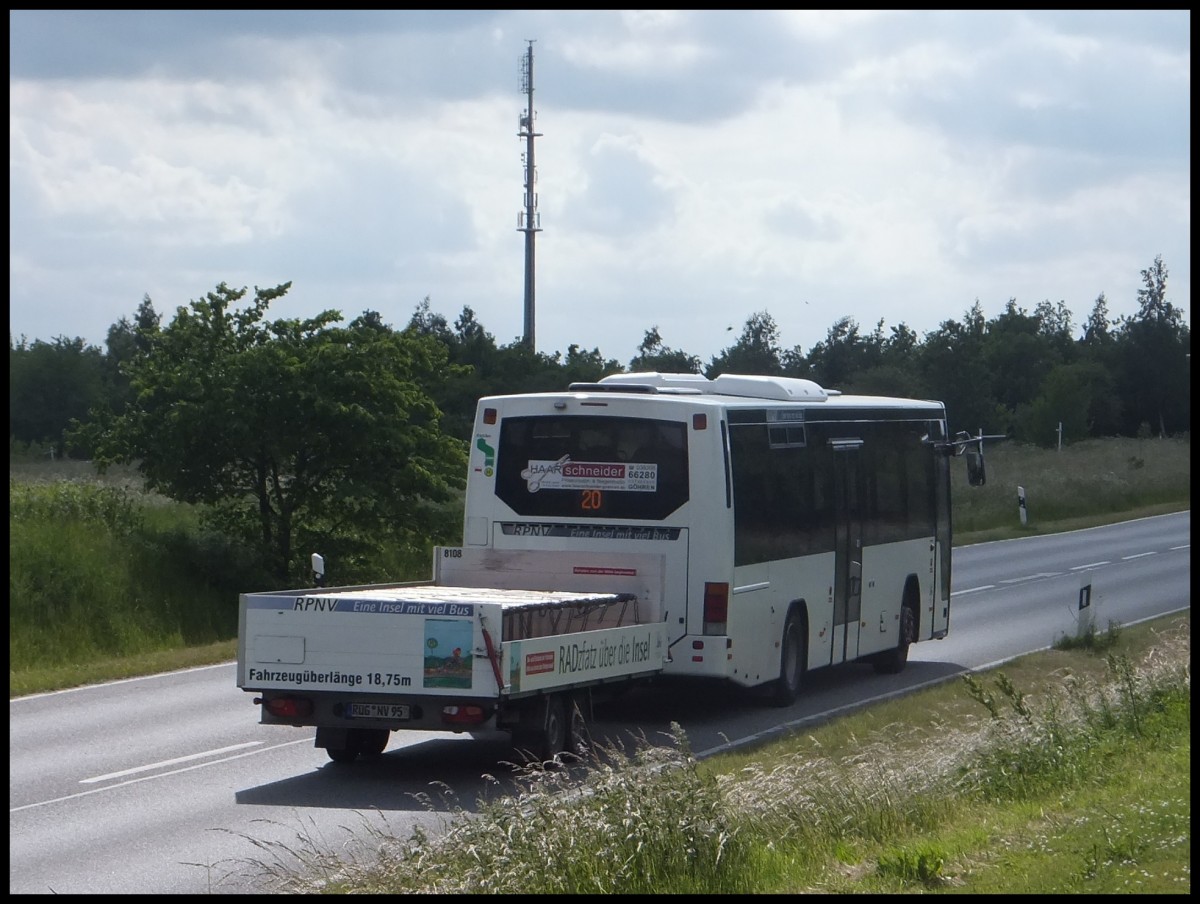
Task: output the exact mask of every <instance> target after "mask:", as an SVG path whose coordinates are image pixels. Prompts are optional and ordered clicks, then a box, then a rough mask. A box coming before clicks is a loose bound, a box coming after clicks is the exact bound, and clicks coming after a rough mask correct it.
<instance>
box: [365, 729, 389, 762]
mask: <svg viewBox="0 0 1200 904" xmlns="http://www.w3.org/2000/svg"><path fill="white" fill-rule="evenodd" d="M357 731H358V739H357V743H358V755H359V756H361V757H363V758H364V759H374V758H375V757H377V756H379V755H380V754H381V753H383V751H384V750H385V749H386V748H387V745H388V740H389V739H390V738H391V736H392V733H391V732H390V731H388V730H387V729H386V728H360V729H358V730H357Z"/></svg>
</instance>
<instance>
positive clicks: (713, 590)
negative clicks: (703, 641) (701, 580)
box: [704, 581, 729, 634]
mask: <svg viewBox="0 0 1200 904" xmlns="http://www.w3.org/2000/svg"><path fill="white" fill-rule="evenodd" d="M728 616H729V584H728V582H711V581H710V582H706V583H705V585H704V633H705V634H724V633H725V623H726V621H728Z"/></svg>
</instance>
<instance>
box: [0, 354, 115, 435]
mask: <svg viewBox="0 0 1200 904" xmlns="http://www.w3.org/2000/svg"><path fill="white" fill-rule="evenodd" d="M8 377H9V382H8V431H9V436H10V437H11V438H12V439H13V440H16V441H17V442H20V443H27V444H31V445H43V446H47V447H48V449H47V450H46V451H47V452H49V454H51V455H54V456H57V457H60V458H61V457H62V456H63V455H64V454H65V453H66V452H67V451H69V450H68V449H67V446H66V439H65V432H66V430H67V428H68V427H69V425H70V423H71V421H72V420H74V419H78V418H84V417H87V413H88V411H89V410H90V409H91V408H92V406H94V405H99V404H101V403H102V402H103V401H104V399H105V386H106V382H107V374H106V371H105V363H104V355H103V353H102V352H101V351H100V349H99V348H97V347H96V346H94V345H88V344H87V343H86V342H85V341H84V340H83V339H81V338H79V337H76V338H74V339H68V338H67V337H66V336H58V337H57V338H55V339H54V340H53V341H51V342H43V341H42V340H40V339H35V340H34V341H33V343H32V344H30V343H29V342H27V341H26V339H25V337H24V336H22V337H21V339H20V341H19V342H17V343H16V344H15V345H14V344H13V341H12V338H11V337H9V346H8ZM74 451H76V452H77V453H79V454H83V455H84V456H85V457H86V455H87V452H88V450H86V449H79V450H74Z"/></svg>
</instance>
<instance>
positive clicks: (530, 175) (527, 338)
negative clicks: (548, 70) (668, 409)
mask: <svg viewBox="0 0 1200 904" xmlns="http://www.w3.org/2000/svg"><path fill="white" fill-rule="evenodd" d="M521 91H523V92H524V93H525V97H526V106H525V112H524V113H522V114H521V118H520V130H519V131H518V132H517V137H518V138H524V139H525V153H524V154H522V155H521V156H522V159H523V161H524V163H525V210H523V211H522V212H521V213H519V214H517V232H523V233H525V335H524V340H523V341H524V343H525V346H526V347H527V348H528V349H529V350H530V351H531V352H532V351H536V347H535V345H534V318H533V294H534V293H533V276H534V268H533V260H534V255H533V243H534V237H535V236H536V234H537V233H539V232H541V231H542V228H541V214H539V213H538V212H537V192H536V191H534V186H535V185H536V184H537V169H536V167H534V165H533V139H535V138H539V137H541V134H542V133H541V132H535V131H534V130H533V120H534V118H535V117H536V116H537V113H536V111H535V110H534V109H533V41H529V47H528V48H527V49H526V51H525V55H524V56H523V57H521Z"/></svg>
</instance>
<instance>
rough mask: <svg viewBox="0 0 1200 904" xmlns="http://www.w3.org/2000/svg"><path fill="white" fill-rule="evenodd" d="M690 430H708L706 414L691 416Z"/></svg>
mask: <svg viewBox="0 0 1200 904" xmlns="http://www.w3.org/2000/svg"><path fill="white" fill-rule="evenodd" d="M692 429H693V430H707V429H708V415H707V414H693V415H692Z"/></svg>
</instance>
